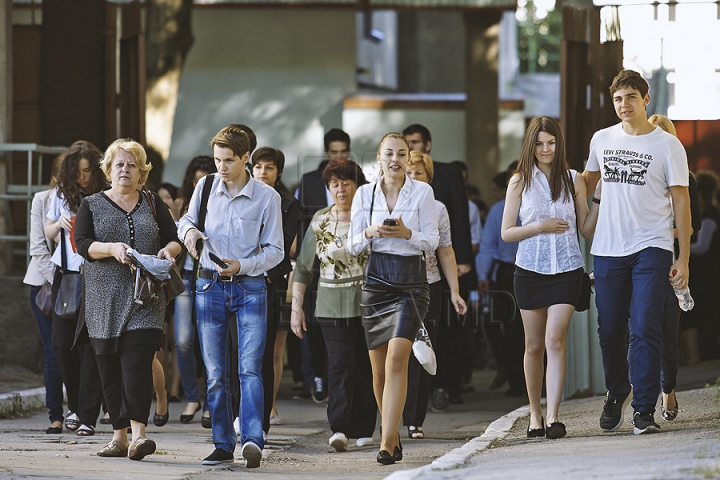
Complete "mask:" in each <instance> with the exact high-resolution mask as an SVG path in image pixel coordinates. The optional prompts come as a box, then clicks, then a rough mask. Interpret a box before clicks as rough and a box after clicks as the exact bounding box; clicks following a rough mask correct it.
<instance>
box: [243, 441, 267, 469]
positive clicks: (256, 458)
mask: <svg viewBox="0 0 720 480" xmlns="http://www.w3.org/2000/svg"><path fill="white" fill-rule="evenodd" d="M240 453H241V455H242V456H243V458H244V459H245V467H246V468H257V467H259V466H260V460H262V450H261V449H260V447H259V446H258V445H257V444H256V443H255V442H245V445H243V446H242V450H241V452H240Z"/></svg>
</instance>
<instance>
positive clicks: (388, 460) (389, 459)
mask: <svg viewBox="0 0 720 480" xmlns="http://www.w3.org/2000/svg"><path fill="white" fill-rule="evenodd" d="M377 462H378V463H381V464H383V465H392V464H393V463H395V457H394V456H392V455H390V452H388V451H387V450H380V451H379V452H378V454H377Z"/></svg>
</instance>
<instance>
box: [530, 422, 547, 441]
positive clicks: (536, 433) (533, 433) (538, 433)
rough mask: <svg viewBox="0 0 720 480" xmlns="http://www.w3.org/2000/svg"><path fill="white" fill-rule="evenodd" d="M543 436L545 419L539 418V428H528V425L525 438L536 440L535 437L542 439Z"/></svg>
mask: <svg viewBox="0 0 720 480" xmlns="http://www.w3.org/2000/svg"><path fill="white" fill-rule="evenodd" d="M544 436H545V419H543V418H542V417H541V418H540V428H530V424H528V429H527V437H528V438H537V437H544Z"/></svg>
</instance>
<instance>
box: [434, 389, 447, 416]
mask: <svg viewBox="0 0 720 480" xmlns="http://www.w3.org/2000/svg"><path fill="white" fill-rule="evenodd" d="M448 405H450V398H448V394H447V393H446V392H445V389H443V388H438V389H436V390H435V391H434V392H433V396H432V402H430V410H432V411H433V412H436V413H439V412H444V411H445V410H447V408H448Z"/></svg>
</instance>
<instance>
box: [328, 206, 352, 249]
mask: <svg viewBox="0 0 720 480" xmlns="http://www.w3.org/2000/svg"><path fill="white" fill-rule="evenodd" d="M334 210H335V209H334V208H333V209H331V210H330V213H331V214H332V215H333V216H334V217H335V231H334V232H333V241H334V242H335V246H336V247H337V248H342V247H343V245H344V241H345V240H347V238H348V234H347V233H345V234H344V235H341V236H339V237H338V234H337V229H338V224H339V223H340V219H339V217H338V215H337V213H335V211H334Z"/></svg>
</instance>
